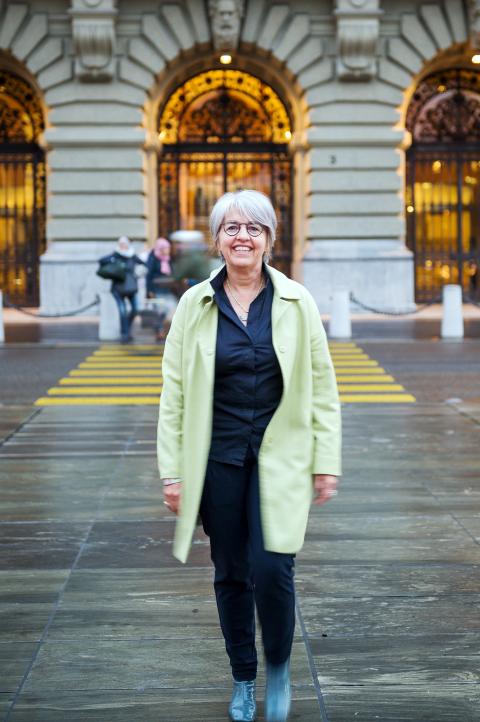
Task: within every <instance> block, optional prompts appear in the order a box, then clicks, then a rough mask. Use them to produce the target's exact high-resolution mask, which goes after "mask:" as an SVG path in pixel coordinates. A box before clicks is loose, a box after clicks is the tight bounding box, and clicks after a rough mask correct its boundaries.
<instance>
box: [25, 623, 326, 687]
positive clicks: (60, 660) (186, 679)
mask: <svg viewBox="0 0 480 722" xmlns="http://www.w3.org/2000/svg"><path fill="white" fill-rule="evenodd" d="M180 619H181V617H180V615H179V616H178V620H180ZM224 654H225V652H224V642H223V639H221V635H217V637H216V638H215V639H212V638H206V639H196V638H191V637H184V638H183V639H181V640H178V639H151V638H148V639H144V638H140V637H137V638H134V639H130V640H110V639H102V638H100V639H96V640H94V639H91V638H88V639H73V640H72V639H71V640H68V642H67V641H66V642H59V641H49V640H47V641H46V642H45V643H44V644H43V646H42V648H41V650H40V652H39V654H38V657H37V659H36V661H35V664H34V666H33V669H32V671H31V673H30V675H29V677H28V680H27V682H26V684H25V687H24V690H25V692H26V693H30V694H31V693H37V694H39V693H45V692H53V691H68V690H77V691H78V692H81V691H89V690H92V691H94V690H102V691H103V690H112V691H113V690H117V689H118V690H125V689H131V690H138V689H165V690H174V689H178V690H188V689H189V688H193V689H197V690H202V689H203V690H216V689H225V690H228V691H227V693H226V695H225V697H226V698H227V699H228V695H229V692H230V689H231V673H230V668H229V665H228V664H225V665H222V666H221V667H219V666H218V659H219V658H221V657H223V656H224ZM258 679H259V685H260V684H262V685H263V684H264V674H263V664H260V666H259V677H258ZM292 685H293V687H294V689H297V688H299V689H305V688H306V689H307V690H309V693H310V694H311V693H312V692H313V683H312V678H311V676H310V670H309V666H308V659H307V655H306V652H305V646H304V644H303V641H299V642H298V641H295V642H294V644H293V649H292ZM187 694H188V692H187Z"/></svg>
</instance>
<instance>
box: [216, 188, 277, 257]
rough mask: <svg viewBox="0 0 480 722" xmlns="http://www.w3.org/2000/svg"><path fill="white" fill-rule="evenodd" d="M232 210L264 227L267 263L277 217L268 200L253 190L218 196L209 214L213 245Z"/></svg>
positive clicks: (273, 241)
mask: <svg viewBox="0 0 480 722" xmlns="http://www.w3.org/2000/svg"><path fill="white" fill-rule="evenodd" d="M232 208H234V209H235V210H237V211H239V212H240V213H241V214H242V215H243V216H246V217H247V218H250V219H251V220H252V221H253V222H254V223H259V224H260V225H262V226H264V227H265V229H266V231H267V248H266V251H265V254H264V258H265V261H268V260H269V259H270V256H271V253H272V248H273V244H274V243H275V234H276V230H277V216H276V215H275V211H274V209H273V206H272V202H271V201H270V198H269V197H268V196H266V195H265V194H264V193H260V191H254V190H242V191H234V192H233V193H224V195H223V196H220V198H219V199H218V201H217V202H216V203H215V205H214V206H213V208H212V212H211V214H210V233H211V234H212V238H213V241H214V243H215V244H216V243H217V239H218V234H219V233H220V227H221V225H222V223H223V222H224V219H225V216H226V215H227V213H228V212H229V211H230V210H232Z"/></svg>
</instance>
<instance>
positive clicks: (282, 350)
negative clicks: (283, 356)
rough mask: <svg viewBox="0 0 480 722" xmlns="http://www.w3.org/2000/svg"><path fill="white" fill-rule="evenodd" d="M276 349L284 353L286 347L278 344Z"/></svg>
mask: <svg viewBox="0 0 480 722" xmlns="http://www.w3.org/2000/svg"><path fill="white" fill-rule="evenodd" d="M278 350H279V351H280V353H285V351H286V350H287V349H286V348H285V346H279V347H278Z"/></svg>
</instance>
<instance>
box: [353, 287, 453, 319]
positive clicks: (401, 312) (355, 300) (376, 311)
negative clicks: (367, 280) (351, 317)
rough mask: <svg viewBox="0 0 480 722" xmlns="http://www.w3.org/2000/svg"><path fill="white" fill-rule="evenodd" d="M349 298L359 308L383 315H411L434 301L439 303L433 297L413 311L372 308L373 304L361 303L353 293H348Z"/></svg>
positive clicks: (431, 304)
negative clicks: (432, 299)
mask: <svg viewBox="0 0 480 722" xmlns="http://www.w3.org/2000/svg"><path fill="white" fill-rule="evenodd" d="M350 300H351V301H353V303H356V304H357V306H360V308H363V309H365V311H371V313H378V314H382V315H384V316H413V315H415V314H416V313H420V312H421V311H424V310H425V309H426V308H429V307H430V306H433V305H434V304H436V303H440V301H439V300H438V299H435V300H434V301H429V302H428V303H424V304H422V305H421V306H419V307H418V308H416V309H415V310H414V311H386V310H385V309H379V308H373V306H367V305H366V304H365V303H362V302H361V301H359V300H358V298H356V296H355V295H354V294H353V293H350Z"/></svg>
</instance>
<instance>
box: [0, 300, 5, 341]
mask: <svg viewBox="0 0 480 722" xmlns="http://www.w3.org/2000/svg"><path fill="white" fill-rule="evenodd" d="M0 343H5V328H4V326H3V291H0Z"/></svg>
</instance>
